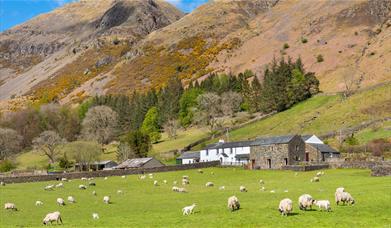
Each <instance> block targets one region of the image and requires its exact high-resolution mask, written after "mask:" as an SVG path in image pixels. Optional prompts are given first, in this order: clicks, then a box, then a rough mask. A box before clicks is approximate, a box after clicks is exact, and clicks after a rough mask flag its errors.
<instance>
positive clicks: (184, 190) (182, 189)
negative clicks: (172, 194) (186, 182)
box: [178, 188, 187, 193]
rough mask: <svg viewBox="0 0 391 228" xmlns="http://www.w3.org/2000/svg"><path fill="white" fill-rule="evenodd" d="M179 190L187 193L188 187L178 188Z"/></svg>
mask: <svg viewBox="0 0 391 228" xmlns="http://www.w3.org/2000/svg"><path fill="white" fill-rule="evenodd" d="M178 192H181V193H187V191H186V189H185V188H178Z"/></svg>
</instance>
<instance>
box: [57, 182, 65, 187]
mask: <svg viewBox="0 0 391 228" xmlns="http://www.w3.org/2000/svg"><path fill="white" fill-rule="evenodd" d="M63 187H64V184H63V183H58V184H57V185H56V188H63Z"/></svg>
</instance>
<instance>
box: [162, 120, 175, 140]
mask: <svg viewBox="0 0 391 228" xmlns="http://www.w3.org/2000/svg"><path fill="white" fill-rule="evenodd" d="M178 126H179V123H178V121H177V120H174V119H170V120H168V121H167V122H166V123H165V124H164V126H163V127H164V131H165V132H166V133H167V135H168V137H169V138H170V139H172V138H176V136H177V129H178Z"/></svg>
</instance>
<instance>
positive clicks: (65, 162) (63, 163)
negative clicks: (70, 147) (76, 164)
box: [58, 153, 73, 169]
mask: <svg viewBox="0 0 391 228" xmlns="http://www.w3.org/2000/svg"><path fill="white" fill-rule="evenodd" d="M58 165H59V166H60V168H63V169H68V168H71V167H72V165H73V162H71V161H69V160H68V157H67V154H66V153H65V154H64V157H62V158H60V161H59V163H58Z"/></svg>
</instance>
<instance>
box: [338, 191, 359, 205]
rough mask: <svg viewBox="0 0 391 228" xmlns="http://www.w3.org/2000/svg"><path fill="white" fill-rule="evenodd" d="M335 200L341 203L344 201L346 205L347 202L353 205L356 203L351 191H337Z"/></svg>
mask: <svg viewBox="0 0 391 228" xmlns="http://www.w3.org/2000/svg"><path fill="white" fill-rule="evenodd" d="M335 202H336V203H337V205H339V203H340V202H342V203H343V204H344V205H345V203H347V204H348V205H353V204H354V203H355V201H354V199H353V197H352V195H350V193H349V192H336V193H335Z"/></svg>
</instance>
